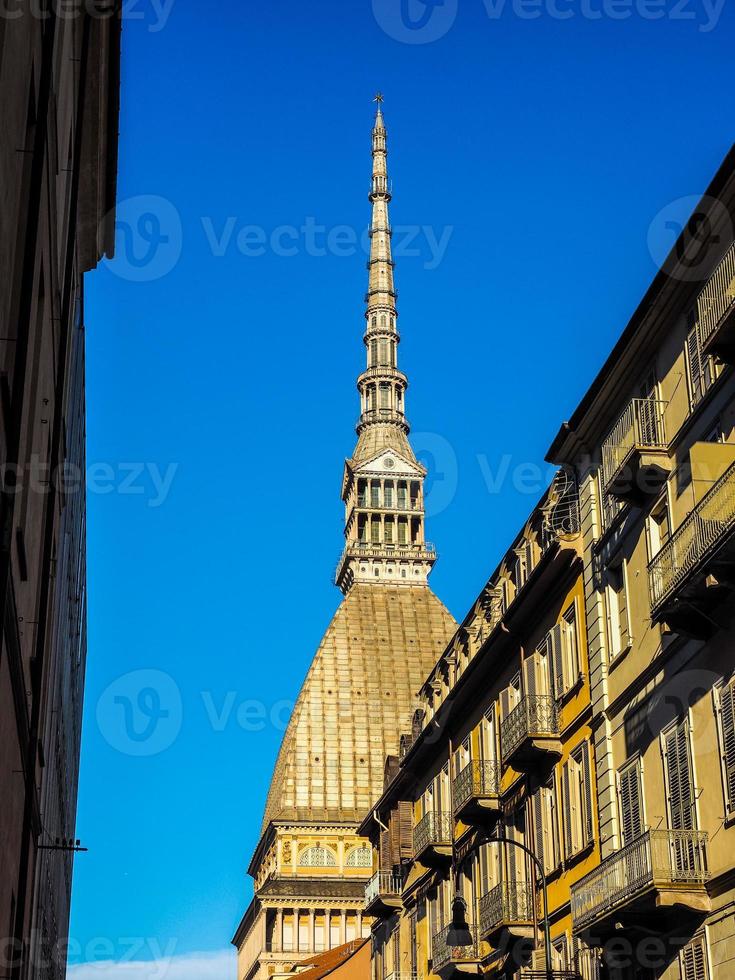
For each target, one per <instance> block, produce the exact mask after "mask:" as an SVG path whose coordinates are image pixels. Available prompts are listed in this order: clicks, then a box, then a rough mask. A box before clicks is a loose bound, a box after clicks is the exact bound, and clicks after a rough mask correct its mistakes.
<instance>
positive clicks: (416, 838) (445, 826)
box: [413, 810, 453, 854]
mask: <svg viewBox="0 0 735 980" xmlns="http://www.w3.org/2000/svg"><path fill="white" fill-rule="evenodd" d="M452 830H453V827H452V815H451V814H450V813H445V812H444V811H443V810H442V811H440V810H430V811H429V813H427V814H426V815H425V816H423V817H422V818H421V820H419V822H418V823H417V824H416V826H415V827H414V828H413V851H414V854H421V853H422V851H425V850H426V849H427V848H428V847H441V846H442V845H448V844H451V842H452Z"/></svg>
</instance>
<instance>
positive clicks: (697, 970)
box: [681, 936, 709, 980]
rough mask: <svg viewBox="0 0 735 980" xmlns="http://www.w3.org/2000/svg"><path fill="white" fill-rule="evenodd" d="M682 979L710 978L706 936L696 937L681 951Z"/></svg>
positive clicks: (701, 979) (699, 979)
mask: <svg viewBox="0 0 735 980" xmlns="http://www.w3.org/2000/svg"><path fill="white" fill-rule="evenodd" d="M681 973H682V980H709V973H708V970H707V950H706V949H705V945H704V936H697V937H695V938H694V939H693V940H692V941H691V942H690V943H689V945H688V946H685V947H684V949H683V950H682V951H681Z"/></svg>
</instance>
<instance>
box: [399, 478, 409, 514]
mask: <svg viewBox="0 0 735 980" xmlns="http://www.w3.org/2000/svg"><path fill="white" fill-rule="evenodd" d="M407 497H408V488H407V486H406V484H405V483H399V484H398V508H399V510H405V509H406V500H407Z"/></svg>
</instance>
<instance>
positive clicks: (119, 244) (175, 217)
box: [108, 194, 183, 282]
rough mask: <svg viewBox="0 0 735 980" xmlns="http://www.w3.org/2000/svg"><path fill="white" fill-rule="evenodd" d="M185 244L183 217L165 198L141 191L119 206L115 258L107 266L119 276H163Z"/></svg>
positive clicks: (142, 278)
mask: <svg viewBox="0 0 735 980" xmlns="http://www.w3.org/2000/svg"><path fill="white" fill-rule="evenodd" d="M182 247H183V229H182V226H181V217H180V215H179V212H178V211H177V210H176V208H175V207H174V206H173V204H172V203H171V201H168V200H167V199H166V198H165V197H159V196H157V195H154V194H141V195H138V196H137V197H130V198H128V199H127V200H126V201H121V202H120V203H119V204H118V205H117V210H116V216H115V258H114V259H113V260H112V262H110V263H109V266H108V267H109V269H110V271H111V272H114V274H115V275H116V276H119V278H120V279H126V280H128V281H129V282H153V281H155V280H157V279H163V277H164V276H166V275H168V273H169V272H171V270H172V269H173V268H174V266H175V265H176V263H177V262H178V261H179V258H180V257H181V250H182Z"/></svg>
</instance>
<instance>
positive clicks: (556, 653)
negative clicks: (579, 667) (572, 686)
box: [549, 623, 569, 698]
mask: <svg viewBox="0 0 735 980" xmlns="http://www.w3.org/2000/svg"><path fill="white" fill-rule="evenodd" d="M549 638H550V639H549V642H550V646H551V676H552V688H553V694H554V697H556V698H560V697H561V696H562V694H564V692H565V691H566V690H567V689H568V688H569V678H568V677H567V671H566V670H565V668H564V661H565V656H564V654H565V650H564V646H565V644H564V640H565V637H564V625H563V624H562V623H557V624H556V626H554V628H553V629H552V630H551V633H550V634H549Z"/></svg>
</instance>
